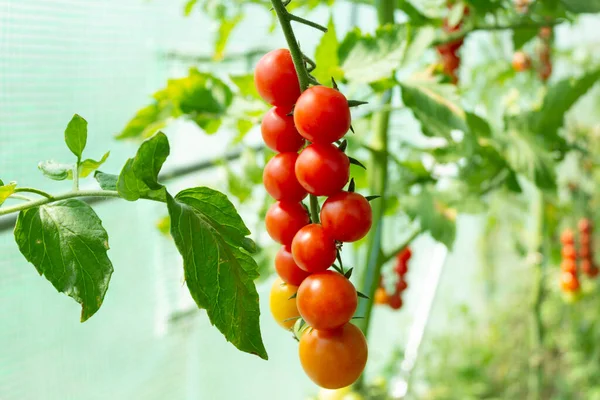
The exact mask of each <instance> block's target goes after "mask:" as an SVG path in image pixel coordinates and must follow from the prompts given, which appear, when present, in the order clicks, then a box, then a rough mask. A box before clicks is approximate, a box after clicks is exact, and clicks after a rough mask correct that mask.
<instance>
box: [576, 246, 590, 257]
mask: <svg viewBox="0 0 600 400" xmlns="http://www.w3.org/2000/svg"><path fill="white" fill-rule="evenodd" d="M591 250H592V249H590V246H589V245H587V246H581V248H580V249H579V257H581V258H583V259H586V258H590V256H591V255H592V254H591Z"/></svg>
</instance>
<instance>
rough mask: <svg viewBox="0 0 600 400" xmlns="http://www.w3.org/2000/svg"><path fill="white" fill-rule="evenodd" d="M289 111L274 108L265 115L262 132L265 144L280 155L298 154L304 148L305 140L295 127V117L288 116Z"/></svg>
mask: <svg viewBox="0 0 600 400" xmlns="http://www.w3.org/2000/svg"><path fill="white" fill-rule="evenodd" d="M289 111H290V110H289V109H287V108H282V107H273V108H271V109H270V110H269V111H267V113H266V114H265V116H264V118H263V120H262V123H261V125H260V131H261V133H262V138H263V140H264V141H265V144H266V145H267V147H268V148H270V149H271V150H275V151H276V152H279V153H285V152H288V151H289V152H297V151H298V150H300V149H301V148H302V147H303V146H304V142H305V141H304V138H303V137H302V136H300V134H299V133H298V131H297V130H296V127H295V126H294V117H292V116H291V115H287V114H288V113H289Z"/></svg>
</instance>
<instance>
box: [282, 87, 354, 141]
mask: <svg viewBox="0 0 600 400" xmlns="http://www.w3.org/2000/svg"><path fill="white" fill-rule="evenodd" d="M351 120H352V117H351V115H350V107H349V106H348V100H347V99H346V97H345V96H344V95H343V94H341V93H340V92H338V91H337V90H335V89H332V88H328V87H325V86H313V87H311V88H309V89H307V90H305V91H304V93H302V95H300V98H299V99H298V101H297V102H296V107H295V108H294V123H295V124H296V128H298V132H300V135H302V136H303V137H304V138H306V139H307V140H309V141H311V142H313V143H322V144H329V143H333V142H335V141H336V140H339V139H341V138H342V137H344V135H345V134H346V133H347V132H348V130H349V129H350V123H351Z"/></svg>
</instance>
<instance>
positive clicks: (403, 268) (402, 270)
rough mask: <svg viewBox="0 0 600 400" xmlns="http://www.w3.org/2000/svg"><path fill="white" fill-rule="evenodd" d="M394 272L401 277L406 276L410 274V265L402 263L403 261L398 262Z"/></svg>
mask: <svg viewBox="0 0 600 400" xmlns="http://www.w3.org/2000/svg"><path fill="white" fill-rule="evenodd" d="M394 271H395V272H396V274H398V276H400V277H402V276H404V275H406V273H407V272H408V263H406V262H402V261H397V262H396V265H395V266H394Z"/></svg>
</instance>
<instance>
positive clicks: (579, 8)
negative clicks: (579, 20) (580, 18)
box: [560, 0, 600, 14]
mask: <svg viewBox="0 0 600 400" xmlns="http://www.w3.org/2000/svg"><path fill="white" fill-rule="evenodd" d="M560 2H561V3H562V4H563V5H564V6H565V8H566V9H567V10H569V11H571V12H573V13H577V14H584V13H590V14H591V13H598V12H600V0H560Z"/></svg>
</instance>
